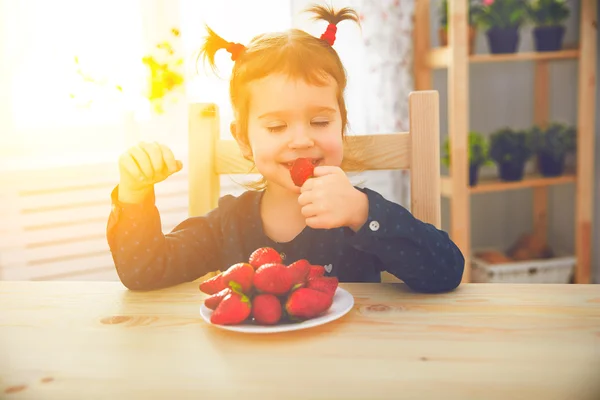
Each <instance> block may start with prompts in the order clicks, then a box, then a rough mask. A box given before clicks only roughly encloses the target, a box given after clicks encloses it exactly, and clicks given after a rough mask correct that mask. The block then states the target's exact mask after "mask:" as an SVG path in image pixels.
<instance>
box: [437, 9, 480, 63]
mask: <svg viewBox="0 0 600 400" xmlns="http://www.w3.org/2000/svg"><path fill="white" fill-rule="evenodd" d="M467 1H469V0H467ZM476 7H477V6H476V5H474V3H473V2H469V31H468V35H469V38H468V40H469V54H473V53H475V38H476V37H477V25H476V24H475V22H474V20H473V16H474V15H475V13H476ZM438 36H439V41H440V44H441V45H442V46H443V47H445V46H448V0H442V2H441V4H440V28H439V29H438Z"/></svg>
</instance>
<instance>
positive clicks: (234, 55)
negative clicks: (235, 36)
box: [199, 25, 246, 72]
mask: <svg viewBox="0 0 600 400" xmlns="http://www.w3.org/2000/svg"><path fill="white" fill-rule="evenodd" d="M206 31H207V33H208V35H207V36H206V39H205V40H204V43H203V44H202V47H201V48H200V55H199V57H200V56H201V57H202V58H203V59H204V61H205V62H206V61H208V64H209V65H210V67H211V68H212V70H213V72H216V71H217V66H216V64H215V54H216V53H217V51H219V50H221V49H225V50H227V51H228V52H229V53H231V59H232V60H233V61H236V60H237V59H238V58H239V57H240V56H241V55H242V53H243V52H244V51H245V50H246V47H245V46H244V45H243V44H240V43H233V42H228V41H227V40H225V39H223V38H222V37H221V36H219V35H217V34H216V33H215V31H213V30H212V29H210V28H209V27H208V25H207V26H206Z"/></svg>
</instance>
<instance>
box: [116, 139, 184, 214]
mask: <svg viewBox="0 0 600 400" xmlns="http://www.w3.org/2000/svg"><path fill="white" fill-rule="evenodd" d="M181 167H182V164H181V161H179V160H176V159H175V156H174V155H173V152H172V151H171V149H169V148H168V147H167V146H165V145H162V144H159V143H156V142H155V143H145V142H141V143H140V144H139V145H137V146H134V147H132V148H130V149H129V150H128V151H127V152H125V153H123V154H122V155H121V157H119V175H120V180H119V200H120V201H122V202H125V203H139V202H140V201H142V200H143V198H144V197H145V196H146V195H147V194H148V193H149V192H150V190H151V189H152V187H153V186H154V185H155V184H156V183H158V182H162V181H164V180H165V179H167V178H168V177H169V176H171V175H173V174H174V173H175V172H178V171H180V170H181Z"/></svg>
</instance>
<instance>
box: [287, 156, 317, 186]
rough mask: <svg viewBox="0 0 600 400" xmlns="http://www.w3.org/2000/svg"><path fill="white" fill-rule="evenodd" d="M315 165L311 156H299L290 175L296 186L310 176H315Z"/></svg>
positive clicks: (300, 184)
mask: <svg viewBox="0 0 600 400" xmlns="http://www.w3.org/2000/svg"><path fill="white" fill-rule="evenodd" d="M314 170H315V165H314V164H313V162H312V160H311V159H310V158H297V159H296V161H294V164H292V169H291V170H290V175H291V176H292V181H293V182H294V184H295V185H296V186H302V185H303V184H304V182H306V180H307V179H308V178H312V177H313V171H314Z"/></svg>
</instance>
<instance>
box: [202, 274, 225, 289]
mask: <svg viewBox="0 0 600 400" xmlns="http://www.w3.org/2000/svg"><path fill="white" fill-rule="evenodd" d="M226 287H227V285H226V284H225V282H224V281H223V274H222V273H219V275H217V276H213V277H212V278H210V279H207V280H205V281H203V282H200V291H201V292H203V293H206V294H215V293H219V292H220V291H221V290H223V289H225V288H226Z"/></svg>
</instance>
